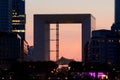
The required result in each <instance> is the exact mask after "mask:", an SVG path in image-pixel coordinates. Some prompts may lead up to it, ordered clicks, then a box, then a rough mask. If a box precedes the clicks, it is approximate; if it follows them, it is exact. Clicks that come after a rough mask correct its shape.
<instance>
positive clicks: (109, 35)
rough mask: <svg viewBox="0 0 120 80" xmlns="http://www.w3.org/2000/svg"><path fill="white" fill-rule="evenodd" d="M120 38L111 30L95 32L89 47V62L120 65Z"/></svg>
mask: <svg viewBox="0 0 120 80" xmlns="http://www.w3.org/2000/svg"><path fill="white" fill-rule="evenodd" d="M119 48H120V38H119V37H118V36H117V34H116V33H114V32H112V31H111V30H95V31H93V32H92V38H91V40H90V42H89V45H88V53H87V55H86V56H87V57H86V58H87V59H86V60H87V62H100V63H105V62H107V63H110V64H119V61H120V60H119V58H120V57H119V56H120V55H119V53H120V50H119Z"/></svg>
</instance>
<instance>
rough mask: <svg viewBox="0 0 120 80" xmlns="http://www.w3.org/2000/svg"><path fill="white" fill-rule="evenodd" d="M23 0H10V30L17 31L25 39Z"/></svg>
mask: <svg viewBox="0 0 120 80" xmlns="http://www.w3.org/2000/svg"><path fill="white" fill-rule="evenodd" d="M25 19H26V17H25V1H24V0H12V28H13V29H12V32H14V33H18V34H19V35H20V36H21V38H22V39H23V40H25V22H26V21H25Z"/></svg>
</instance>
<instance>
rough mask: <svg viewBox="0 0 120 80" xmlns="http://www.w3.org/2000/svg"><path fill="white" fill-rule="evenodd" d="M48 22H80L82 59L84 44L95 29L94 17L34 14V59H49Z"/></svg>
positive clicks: (89, 15) (86, 15) (88, 15)
mask: <svg viewBox="0 0 120 80" xmlns="http://www.w3.org/2000/svg"><path fill="white" fill-rule="evenodd" d="M50 23H80V24H82V61H84V46H85V44H86V43H87V42H88V41H89V40H90V38H91V31H92V30H94V29H95V18H94V17H93V16H92V15H91V14H35V15H34V54H33V60H34V61H49V60H50V41H49V39H50Z"/></svg>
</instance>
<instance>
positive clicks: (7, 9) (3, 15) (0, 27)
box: [0, 0, 12, 32]
mask: <svg viewBox="0 0 120 80" xmlns="http://www.w3.org/2000/svg"><path fill="white" fill-rule="evenodd" d="M11 5H12V0H1V1H0V32H11V30H12V25H11V20H12V14H11V13H12V6H11Z"/></svg>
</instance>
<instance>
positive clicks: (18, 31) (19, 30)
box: [12, 30, 25, 32]
mask: <svg viewBox="0 0 120 80" xmlns="http://www.w3.org/2000/svg"><path fill="white" fill-rule="evenodd" d="M12 32H25V30H12Z"/></svg>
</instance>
